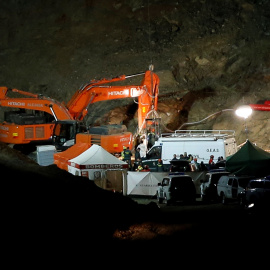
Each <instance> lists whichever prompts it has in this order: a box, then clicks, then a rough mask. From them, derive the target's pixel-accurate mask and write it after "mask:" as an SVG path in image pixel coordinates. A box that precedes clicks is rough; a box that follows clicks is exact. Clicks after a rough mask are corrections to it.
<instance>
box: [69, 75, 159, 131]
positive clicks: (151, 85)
mask: <svg viewBox="0 0 270 270" xmlns="http://www.w3.org/2000/svg"><path fill="white" fill-rule="evenodd" d="M143 74H144V79H143V81H142V83H141V84H140V85H129V86H115V85H104V84H106V83H112V82H116V81H122V80H125V79H126V78H129V77H133V76H138V75H143ZM158 86H159V77H158V76H157V75H156V74H155V73H154V72H152V71H151V70H147V71H146V72H145V73H139V74H135V75H129V76H125V75H121V76H119V77H116V78H113V79H102V80H99V81H96V80H94V81H91V82H90V83H89V84H86V85H84V86H83V87H82V88H81V89H79V90H78V91H77V92H76V93H75V94H74V96H73V97H72V98H71V100H70V101H69V103H68V104H67V108H68V110H69V112H70V114H71V115H72V116H73V118H74V119H76V120H79V121H82V120H83V119H84V117H85V116H86V115H87V113H88V108H89V105H90V104H92V103H95V102H99V101H106V100H113V99H123V98H130V97H131V98H135V97H138V126H139V127H142V125H143V122H144V119H145V118H146V115H147V113H148V112H149V111H150V110H153V109H154V110H156V109H157V101H158Z"/></svg>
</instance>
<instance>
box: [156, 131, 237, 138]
mask: <svg viewBox="0 0 270 270" xmlns="http://www.w3.org/2000/svg"><path fill="white" fill-rule="evenodd" d="M234 136H235V131H234V130H175V131H174V132H172V133H162V134H161V136H160V137H161V138H168V137H171V138H193V137H194V138H204V137H206V138H209V137H221V138H224V137H226V138H229V137H234Z"/></svg>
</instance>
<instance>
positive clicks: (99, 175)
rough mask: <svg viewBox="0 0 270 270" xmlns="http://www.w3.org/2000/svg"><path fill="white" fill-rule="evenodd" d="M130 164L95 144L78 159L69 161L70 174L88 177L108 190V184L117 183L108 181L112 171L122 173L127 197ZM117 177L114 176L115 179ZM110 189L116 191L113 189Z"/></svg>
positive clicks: (124, 192)
mask: <svg viewBox="0 0 270 270" xmlns="http://www.w3.org/2000/svg"><path fill="white" fill-rule="evenodd" d="M127 169H128V164H127V163H126V162H124V161H122V160H119V159H118V158H117V157H115V156H113V155H112V154H111V153H109V152H108V151H106V150H105V149H104V148H102V147H101V146H99V145H96V144H93V145H92V146H91V147H90V148H88V149H87V150H86V151H84V152H83V153H81V154H80V155H78V156H77V157H75V158H73V159H70V160H69V161H68V172H70V173H72V174H74V175H78V176H85V177H88V178H89V179H90V180H94V181H95V183H96V184H97V185H98V186H100V187H102V188H105V189H107V183H109V184H110V186H111V183H112V182H114V183H116V182H117V181H116V180H115V179H108V178H109V175H111V173H109V172H111V171H113V170H114V171H121V172H122V173H121V174H120V177H121V179H119V181H120V180H121V182H122V187H123V188H122V189H121V191H123V194H124V195H126V181H127V179H126V177H127ZM115 177H116V175H115V174H114V178H115ZM110 189H112V190H115V189H114V188H113V187H110Z"/></svg>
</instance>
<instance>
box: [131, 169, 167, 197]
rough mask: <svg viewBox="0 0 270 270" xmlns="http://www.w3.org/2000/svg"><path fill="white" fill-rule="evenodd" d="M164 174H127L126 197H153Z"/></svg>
mask: <svg viewBox="0 0 270 270" xmlns="http://www.w3.org/2000/svg"><path fill="white" fill-rule="evenodd" d="M166 175H168V173H166V172H164V173H163V172H130V171H129V172H128V175H127V195H149V196H154V195H156V192H157V187H158V183H161V181H162V179H163V177H165V176H166Z"/></svg>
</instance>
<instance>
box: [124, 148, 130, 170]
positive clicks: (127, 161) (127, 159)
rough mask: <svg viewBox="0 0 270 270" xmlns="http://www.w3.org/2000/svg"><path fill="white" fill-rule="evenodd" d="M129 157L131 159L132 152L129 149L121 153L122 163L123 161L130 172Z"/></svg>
mask: <svg viewBox="0 0 270 270" xmlns="http://www.w3.org/2000/svg"><path fill="white" fill-rule="evenodd" d="M131 157H132V152H131V150H130V149H129V147H126V148H124V149H123V152H122V158H123V161H125V162H126V163H127V164H128V167H129V170H131V168H132V165H131Z"/></svg>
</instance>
